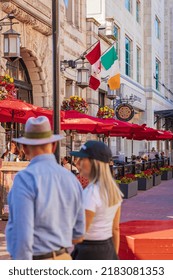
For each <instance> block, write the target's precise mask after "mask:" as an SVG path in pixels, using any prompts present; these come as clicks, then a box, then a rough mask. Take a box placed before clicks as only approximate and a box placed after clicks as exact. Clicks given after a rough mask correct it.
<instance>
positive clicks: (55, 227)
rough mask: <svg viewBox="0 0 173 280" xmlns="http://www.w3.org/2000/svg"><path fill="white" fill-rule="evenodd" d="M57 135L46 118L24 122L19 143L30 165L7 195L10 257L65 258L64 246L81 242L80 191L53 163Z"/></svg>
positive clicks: (17, 140) (16, 258) (17, 176)
mask: <svg viewBox="0 0 173 280" xmlns="http://www.w3.org/2000/svg"><path fill="white" fill-rule="evenodd" d="M62 138H63V137H61V136H60V135H53V134H52V131H51V127H50V123H49V121H48V119H47V118H46V117H38V118H30V119H28V121H27V123H26V125H25V135H24V137H21V138H17V139H14V140H15V141H16V142H18V143H20V144H23V149H24V152H25V154H26V156H27V157H29V158H30V160H31V162H30V164H29V165H28V167H27V168H26V169H24V170H22V171H20V172H19V173H18V174H17V175H16V176H15V179H14V183H13V187H12V189H11V191H10V193H9V196H8V203H9V221H8V224H7V227H6V239H7V250H8V251H9V253H10V255H11V257H12V259H15V260H20V259H22V260H27V259H28V260H31V259H71V257H70V255H69V254H68V253H67V250H66V248H68V247H71V246H72V243H74V244H75V243H78V242H81V241H82V238H83V234H84V227H85V223H84V209H83V201H82V188H81V185H80V183H79V182H78V180H77V179H76V178H75V176H74V175H73V174H72V173H71V172H69V171H68V170H66V169H65V168H63V167H62V166H60V165H59V164H57V162H56V159H55V156H54V155H53V152H54V151H55V149H56V142H57V141H59V140H61V139H62Z"/></svg>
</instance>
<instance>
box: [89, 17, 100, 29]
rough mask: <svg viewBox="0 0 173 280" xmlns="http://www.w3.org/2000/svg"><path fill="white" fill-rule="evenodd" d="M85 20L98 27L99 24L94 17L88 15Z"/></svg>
mask: <svg viewBox="0 0 173 280" xmlns="http://www.w3.org/2000/svg"><path fill="white" fill-rule="evenodd" d="M86 21H87V22H93V23H94V24H95V25H96V26H97V27H99V26H100V25H101V24H100V22H98V21H97V20H96V19H95V18H93V17H90V18H87V19H86Z"/></svg>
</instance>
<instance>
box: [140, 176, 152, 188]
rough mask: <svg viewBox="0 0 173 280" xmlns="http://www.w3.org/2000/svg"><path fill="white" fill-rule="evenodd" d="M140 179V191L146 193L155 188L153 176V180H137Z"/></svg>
mask: <svg viewBox="0 0 173 280" xmlns="http://www.w3.org/2000/svg"><path fill="white" fill-rule="evenodd" d="M137 179H138V190H140V191H146V190H148V189H151V188H152V187H153V176H152V177H151V178H137Z"/></svg>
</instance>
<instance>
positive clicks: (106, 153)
mask: <svg viewBox="0 0 173 280" xmlns="http://www.w3.org/2000/svg"><path fill="white" fill-rule="evenodd" d="M70 154H71V155H72V156H75V157H79V158H91V159H96V160H99V161H102V162H105V163H109V161H110V159H111V158H112V152H111V150H110V148H109V147H108V146H107V145H105V144H104V143H103V142H99V141H94V140H90V141H87V142H86V143H85V144H84V145H83V146H82V147H81V149H80V151H72V152H71V153H70Z"/></svg>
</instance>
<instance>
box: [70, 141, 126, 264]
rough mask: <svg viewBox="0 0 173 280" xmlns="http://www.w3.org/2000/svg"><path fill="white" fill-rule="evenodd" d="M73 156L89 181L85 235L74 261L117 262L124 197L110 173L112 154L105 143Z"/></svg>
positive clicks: (91, 145)
mask: <svg viewBox="0 0 173 280" xmlns="http://www.w3.org/2000/svg"><path fill="white" fill-rule="evenodd" d="M71 154H72V155H73V156H76V157H78V158H79V162H78V163H79V164H80V170H81V176H84V177H86V178H88V180H89V185H88V186H87V187H86V189H85V190H84V207H85V213H86V233H85V236H84V240H83V242H82V243H80V244H77V245H76V246H75V249H74V251H73V253H72V256H73V259H76V260H115V259H118V250H119V221H120V207H121V202H122V194H121V192H120V190H119V188H118V187H117V185H116V183H115V181H114V179H113V177H112V175H111V172H110V167H109V161H110V159H111V157H112V155H111V150H110V149H109V148H108V147H107V146H106V145H105V144H104V143H103V142H98V141H88V142H86V143H85V145H83V146H82V148H81V150H80V151H79V152H75V151H74V152H72V153H71Z"/></svg>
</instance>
